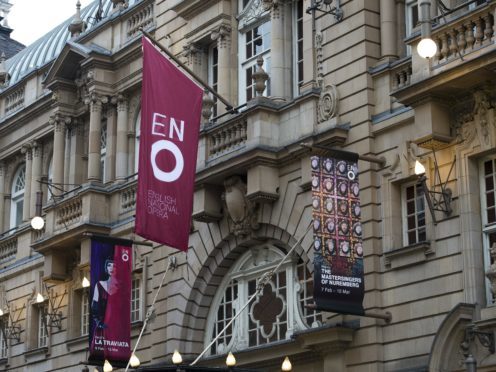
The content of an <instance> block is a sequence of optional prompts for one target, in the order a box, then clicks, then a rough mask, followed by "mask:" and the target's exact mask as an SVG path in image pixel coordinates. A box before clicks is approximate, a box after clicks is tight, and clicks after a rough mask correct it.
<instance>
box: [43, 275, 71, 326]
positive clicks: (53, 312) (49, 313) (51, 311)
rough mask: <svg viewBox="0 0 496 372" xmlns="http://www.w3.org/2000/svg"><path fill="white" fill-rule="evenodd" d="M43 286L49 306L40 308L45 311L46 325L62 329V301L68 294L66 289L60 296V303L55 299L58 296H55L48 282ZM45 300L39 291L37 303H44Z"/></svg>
mask: <svg viewBox="0 0 496 372" xmlns="http://www.w3.org/2000/svg"><path fill="white" fill-rule="evenodd" d="M43 286H44V287H45V292H46V294H47V295H46V296H47V300H48V306H46V307H45V306H42V307H41V308H40V309H41V311H43V314H42V315H43V319H44V321H45V323H46V324H45V325H46V327H47V328H48V327H50V328H52V327H57V328H58V329H59V330H61V329H62V311H60V308H61V305H62V301H63V300H64V296H65V294H66V291H64V293H63V294H62V296H60V300H59V302H58V304H56V302H55V300H56V298H53V294H52V293H51V291H50V290H49V289H48V287H47V285H46V283H43ZM43 302H45V297H44V296H43V295H42V294H41V293H39V292H38V294H37V295H36V303H38V304H42V303H43Z"/></svg>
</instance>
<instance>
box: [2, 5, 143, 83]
mask: <svg viewBox="0 0 496 372" xmlns="http://www.w3.org/2000/svg"><path fill="white" fill-rule="evenodd" d="M140 1H142V0H129V8H131V7H132V6H133V5H134V4H136V3H138V2H140ZM98 7H99V0H95V1H93V2H92V3H91V4H90V5H88V6H86V7H85V8H83V9H81V19H83V20H84V21H85V22H86V30H85V32H84V33H83V34H82V35H84V34H86V33H88V32H89V31H90V30H91V29H93V28H95V27H98V26H100V25H102V24H104V23H105V22H106V21H107V20H108V19H109V18H110V17H109V16H110V13H111V11H112V1H111V0H102V20H101V21H100V22H96V18H95V17H96V15H97V12H98ZM74 13H76V7H75V6H74ZM73 17H74V16H71V17H70V18H68V19H67V20H66V21H65V22H63V23H61V24H60V25H58V26H57V27H55V28H54V29H53V30H51V31H50V32H48V33H47V34H45V35H44V36H42V37H41V38H39V39H38V40H36V41H35V42H33V43H32V44H31V45H29V46H27V47H26V48H25V49H23V50H21V51H20V52H18V53H17V54H15V55H14V56H13V57H12V58H10V59H8V60H7V61H5V64H6V68H7V71H8V72H9V74H10V81H9V85H10V86H12V85H13V84H15V83H16V82H18V81H19V80H21V79H22V77H23V76H25V75H27V74H29V73H30V72H31V71H33V70H36V69H38V68H40V67H43V66H44V65H46V64H48V63H50V62H52V61H53V60H54V59H55V58H56V57H57V56H58V55H59V53H60V51H61V50H62V48H63V47H64V45H65V44H66V42H67V41H68V40H70V39H71V34H70V33H69V31H68V30H67V27H68V26H69V24H70V23H71V21H72V20H73ZM80 37H81V36H79V37H78V38H80ZM78 38H76V40H77V39H78Z"/></svg>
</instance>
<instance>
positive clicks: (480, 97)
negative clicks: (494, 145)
mask: <svg viewBox="0 0 496 372" xmlns="http://www.w3.org/2000/svg"><path fill="white" fill-rule="evenodd" d="M490 108H491V103H490V98H489V95H488V94H487V92H485V91H484V90H476V91H475V92H474V115H477V116H478V118H479V125H480V129H481V134H482V138H483V141H484V143H485V144H488V143H489V127H488V115H489V109H490Z"/></svg>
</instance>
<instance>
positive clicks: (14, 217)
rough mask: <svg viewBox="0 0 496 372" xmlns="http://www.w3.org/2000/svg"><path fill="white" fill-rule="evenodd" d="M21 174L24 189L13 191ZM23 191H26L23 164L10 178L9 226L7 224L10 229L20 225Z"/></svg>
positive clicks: (24, 165) (24, 167) (24, 166)
mask: <svg viewBox="0 0 496 372" xmlns="http://www.w3.org/2000/svg"><path fill="white" fill-rule="evenodd" d="M21 174H23V175H24V180H23V182H24V187H23V188H22V190H15V188H16V184H17V180H18V179H19V177H20V176H21ZM25 191H26V164H25V163H23V164H22V165H20V166H19V167H18V168H17V170H16V172H15V173H14V177H13V178H12V185H11V194H10V224H9V228H10V229H14V228H16V227H18V226H20V225H21V224H22V221H23V207H24V201H25V200H24V199H25V197H24V193H25ZM19 203H20V204H19ZM19 216H20V219H19ZM18 221H19V222H18Z"/></svg>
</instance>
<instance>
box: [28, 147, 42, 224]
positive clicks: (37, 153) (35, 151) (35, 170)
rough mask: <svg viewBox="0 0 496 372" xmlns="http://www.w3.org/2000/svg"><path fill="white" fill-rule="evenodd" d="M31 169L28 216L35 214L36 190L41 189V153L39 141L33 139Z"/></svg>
mask: <svg viewBox="0 0 496 372" xmlns="http://www.w3.org/2000/svg"><path fill="white" fill-rule="evenodd" d="M31 146H32V150H31V151H32V156H33V163H32V171H31V206H30V217H31V218H32V217H34V216H35V215H36V192H38V191H41V184H40V183H39V182H38V181H40V179H41V153H42V151H41V150H42V149H41V146H40V144H39V143H37V142H36V141H34V142H33V143H32V144H31Z"/></svg>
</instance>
